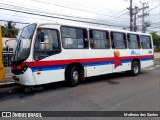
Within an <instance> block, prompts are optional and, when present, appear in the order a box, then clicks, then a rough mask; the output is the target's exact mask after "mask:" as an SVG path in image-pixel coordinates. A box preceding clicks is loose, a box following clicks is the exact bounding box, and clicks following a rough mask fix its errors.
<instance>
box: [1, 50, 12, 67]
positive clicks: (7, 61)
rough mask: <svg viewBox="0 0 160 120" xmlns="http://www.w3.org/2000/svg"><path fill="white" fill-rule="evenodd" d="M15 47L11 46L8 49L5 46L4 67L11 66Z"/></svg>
mask: <svg viewBox="0 0 160 120" xmlns="http://www.w3.org/2000/svg"><path fill="white" fill-rule="evenodd" d="M12 52H13V49H12V48H9V49H8V50H7V49H6V48H3V56H2V60H3V65H4V67H10V66H11V56H12Z"/></svg>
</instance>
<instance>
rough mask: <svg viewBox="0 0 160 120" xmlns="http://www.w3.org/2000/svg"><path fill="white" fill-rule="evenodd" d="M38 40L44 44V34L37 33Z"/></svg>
mask: <svg viewBox="0 0 160 120" xmlns="http://www.w3.org/2000/svg"><path fill="white" fill-rule="evenodd" d="M38 39H39V40H40V42H44V32H39V34H38Z"/></svg>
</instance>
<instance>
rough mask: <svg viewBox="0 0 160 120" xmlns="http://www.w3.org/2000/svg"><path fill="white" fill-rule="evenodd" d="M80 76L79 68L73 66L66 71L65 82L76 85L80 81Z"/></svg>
mask: <svg viewBox="0 0 160 120" xmlns="http://www.w3.org/2000/svg"><path fill="white" fill-rule="evenodd" d="M80 78H81V77H80V70H79V69H78V67H76V66H73V67H71V68H70V69H69V70H68V71H67V82H68V83H69V85H70V86H72V87H75V86H77V85H78V84H79V82H80Z"/></svg>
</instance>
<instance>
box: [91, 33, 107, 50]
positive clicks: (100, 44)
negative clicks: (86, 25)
mask: <svg viewBox="0 0 160 120" xmlns="http://www.w3.org/2000/svg"><path fill="white" fill-rule="evenodd" d="M89 34H90V44H91V45H90V46H91V48H92V49H107V48H110V41H109V32H108V31H101V30H89Z"/></svg>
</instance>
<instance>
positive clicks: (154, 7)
mask: <svg viewBox="0 0 160 120" xmlns="http://www.w3.org/2000/svg"><path fill="white" fill-rule="evenodd" d="M158 6H160V4H159V5H157V6H155V7H153V8H152V9H150V10H148V11H147V12H150V11H152V10H154V9H156V8H157V7H158Z"/></svg>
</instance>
